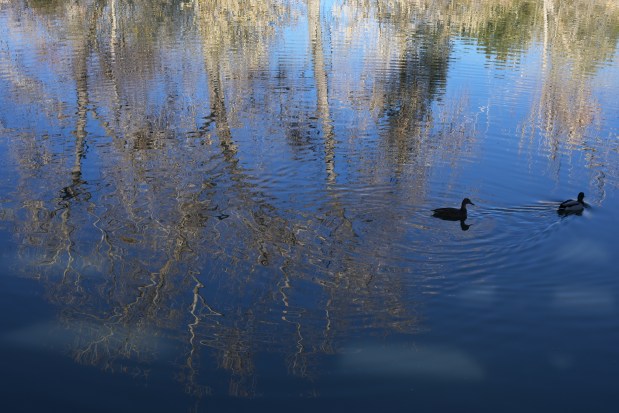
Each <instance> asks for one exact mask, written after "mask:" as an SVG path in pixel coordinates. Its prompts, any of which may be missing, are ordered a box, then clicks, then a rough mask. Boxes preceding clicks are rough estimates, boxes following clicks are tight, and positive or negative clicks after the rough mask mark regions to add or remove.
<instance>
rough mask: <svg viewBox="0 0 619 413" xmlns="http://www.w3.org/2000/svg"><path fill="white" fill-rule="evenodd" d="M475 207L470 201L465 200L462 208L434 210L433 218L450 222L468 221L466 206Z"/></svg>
mask: <svg viewBox="0 0 619 413" xmlns="http://www.w3.org/2000/svg"><path fill="white" fill-rule="evenodd" d="M467 205H475V204H474V203H472V202H471V200H470V199H468V198H464V199H463V200H462V204H461V205H460V208H437V209H433V210H432V212H433V213H432V216H433V217H436V218H441V219H446V220H449V221H464V220H465V219H466V216H467V213H466V206H467Z"/></svg>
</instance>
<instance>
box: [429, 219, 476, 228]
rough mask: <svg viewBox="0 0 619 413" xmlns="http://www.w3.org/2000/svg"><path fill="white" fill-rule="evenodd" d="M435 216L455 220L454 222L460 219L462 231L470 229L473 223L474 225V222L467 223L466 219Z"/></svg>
mask: <svg viewBox="0 0 619 413" xmlns="http://www.w3.org/2000/svg"><path fill="white" fill-rule="evenodd" d="M434 218H438V219H442V220H443V221H453V222H456V221H459V222H460V229H461V230H462V231H468V230H469V228H470V227H471V225H472V224H467V223H466V222H465V221H466V220H465V219H458V218H448V217H437V216H434Z"/></svg>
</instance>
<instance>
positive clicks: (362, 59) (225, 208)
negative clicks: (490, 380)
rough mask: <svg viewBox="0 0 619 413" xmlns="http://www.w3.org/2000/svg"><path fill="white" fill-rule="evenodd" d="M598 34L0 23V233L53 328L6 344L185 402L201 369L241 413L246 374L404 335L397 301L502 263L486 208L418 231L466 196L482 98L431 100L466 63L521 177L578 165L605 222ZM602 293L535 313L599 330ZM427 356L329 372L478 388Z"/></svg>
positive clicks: (79, 12)
mask: <svg viewBox="0 0 619 413" xmlns="http://www.w3.org/2000/svg"><path fill="white" fill-rule="evenodd" d="M618 28H619V9H618V8H617V7H616V6H615V5H614V3H612V2H604V1H599V2H591V1H584V0H583V1H573V2H569V3H565V2H560V1H559V0H545V1H543V2H530V1H524V0H522V1H521V0H503V1H483V0H469V1H467V0H460V1H453V2H436V1H415V2H411V1H380V0H377V1H331V2H326V1H323V2H321V1H319V0H307V1H288V2H282V1H276V0H268V1H260V2H249V4H248V2H244V1H210V0H194V1H169V2H158V3H157V4H156V6H154V5H153V2H152V1H141V0H136V1H133V2H121V1H117V0H108V1H83V2H74V1H63V0H56V1H51V2H49V1H25V0H22V1H12V2H6V1H5V2H0V39H3V40H0V105H1V107H2V109H0V136H1V137H2V140H3V141H4V142H3V147H6V150H7V153H6V154H5V155H3V156H2V160H3V162H4V163H5V166H4V167H3V168H4V169H2V175H3V177H8V178H6V179H4V178H3V182H2V185H3V188H2V189H3V190H4V191H6V192H5V195H3V197H2V200H1V207H2V214H1V215H0V217H1V218H2V220H3V221H4V222H5V223H8V224H7V226H3V228H10V229H8V230H7V231H10V232H11V233H12V236H13V240H14V242H15V243H17V244H18V245H19V256H18V257H16V259H18V263H17V265H16V266H17V267H18V268H19V269H20V271H22V272H23V273H24V274H25V275H27V276H34V277H37V278H38V279H39V280H40V283H41V284H42V285H44V287H45V291H46V298H47V299H48V300H49V301H50V302H52V303H54V304H55V305H56V306H57V308H58V318H57V319H56V320H54V321H51V322H48V323H42V324H39V325H35V326H28V327H25V328H24V329H23V330H19V331H17V332H15V333H14V334H13V336H12V338H11V340H14V341H15V342H18V343H45V345H46V346H52V347H54V348H57V349H60V351H62V352H66V351H69V352H70V353H71V354H72V356H73V358H74V359H75V361H77V362H78V363H83V364H88V365H95V366H98V367H101V368H103V369H109V370H113V371H123V372H127V373H129V374H133V375H135V376H139V377H148V372H149V370H150V368H151V367H150V363H152V362H153V361H154V360H158V359H165V360H172V361H173V364H174V366H175V367H174V371H173V372H172V373H171V375H173V376H174V378H175V379H177V380H179V381H181V382H182V383H183V385H184V386H186V391H187V392H190V393H192V394H195V395H197V396H204V395H207V394H211V393H217V390H214V389H218V388H220V387H221V385H220V384H218V381H219V380H220V376H215V375H211V374H209V372H210V371H213V370H217V369H221V370H223V371H225V372H226V373H225V375H226V379H227V383H228V385H227V388H226V389H225V390H221V389H220V390H219V391H220V392H222V393H225V394H229V395H234V396H254V395H256V393H257V391H256V380H257V379H256V377H257V376H259V375H260V374H258V373H259V369H260V368H261V367H260V366H261V365H260V363H259V362H258V360H259V359H260V357H261V355H264V354H265V353H266V354H276V355H277V358H278V359H279V360H280V361H282V362H283V363H284V364H285V365H286V366H287V369H288V373H289V374H290V375H293V376H296V377H301V378H303V379H307V380H308V383H311V380H314V379H315V378H316V377H319V376H320V375H321V371H320V363H319V362H318V360H319V359H320V358H321V357H324V356H329V355H334V354H338V352H339V351H340V350H341V349H342V347H343V346H346V345H348V342H349V341H350V340H351V339H353V340H354V339H356V338H358V337H366V336H386V335H387V336H388V335H398V334H404V335H410V334H414V333H416V332H417V331H418V330H419V329H420V325H421V324H422V319H423V316H420V315H419V314H418V310H417V308H416V304H417V303H416V302H415V301H414V300H411V297H414V296H416V295H417V294H418V291H421V290H423V289H424V288H426V287H425V286H426V284H428V283H429V282H430V281H431V280H433V279H435V278H438V277H443V276H444V274H446V273H448V272H449V271H451V268H452V267H453V268H463V269H461V270H459V271H461V272H462V273H463V274H465V275H475V274H477V271H479V266H480V264H479V262H480V260H482V259H488V260H491V264H497V265H498V264H501V265H503V264H504V262H505V261H504V260H505V255H502V254H503V253H502V252H501V251H499V252H497V249H498V248H500V246H501V245H502V246H503V247H504V248H505V250H512V249H513V247H514V245H512V244H511V243H510V242H514V243H515V241H510V239H509V237H513V235H509V236H507V235H504V233H501V232H500V231H495V234H496V233H498V235H493V236H494V237H498V238H487V239H486V240H483V241H480V240H479V239H477V238H474V237H475V236H476V235H475V232H476V231H478V232H477V234H480V233H483V231H489V230H488V227H487V226H488V225H496V226H499V225H498V224H496V223H494V224H488V222H492V221H490V220H486V223H483V220H482V219H481V218H483V214H488V215H490V214H492V212H484V207H483V202H482V203H481V204H482V208H480V211H479V212H474V213H476V214H479V215H478V218H479V219H477V220H476V219H475V218H474V217H473V219H470V218H469V221H470V222H468V223H465V222H464V221H460V222H459V224H460V226H459V228H458V224H457V223H455V222H454V223H443V224H454V225H449V226H447V225H444V226H440V227H439V228H440V231H448V232H447V233H448V234H450V235H449V237H452V238H449V237H443V238H441V235H438V233H437V232H433V231H430V230H429V228H430V226H431V225H434V224H435V223H434V222H432V223H430V222H429V220H430V219H429V217H430V213H429V210H430V208H429V207H428V205H426V202H425V200H426V199H428V198H431V197H434V198H438V199H440V200H441V201H443V200H445V199H447V198H448V197H451V198H450V199H449V202H453V201H454V200H458V199H461V198H462V197H461V195H462V194H461V193H460V192H459V189H458V188H455V186H456V184H455V182H456V178H457V177H458V176H460V175H461V174H464V173H465V172H464V171H466V169H467V165H469V164H474V163H476V162H479V159H480V156H481V155H480V154H483V153H484V151H485V150H487V148H486V147H485V145H486V143H487V142H490V138H488V136H489V135H490V133H489V132H488V130H487V128H486V126H485V125H484V122H487V123H490V121H491V120H492V116H493V113H494V112H493V111H494V109H495V108H494V105H495V102H496V101H497V100H498V99H499V98H498V97H495V96H492V97H491V98H489V99H488V103H487V105H485V106H483V107H474V106H473V105H471V103H470V102H471V99H472V98H476V97H475V96H471V95H474V94H475V93H477V92H476V90H475V88H474V87H469V86H467V85H466V84H463V85H462V87H459V88H456V89H455V92H453V91H448V86H449V85H448V81H449V79H450V76H457V74H456V75H454V74H451V72H450V70H452V68H453V66H454V65H455V64H456V63H457V61H458V60H459V59H462V56H463V55H465V54H466V53H463V52H462V49H463V48H464V49H466V48H467V47H474V48H475V49H476V50H477V52H478V53H479V54H480V55H481V56H483V58H484V59H486V61H487V62H492V64H493V65H494V67H495V68H498V69H496V70H497V71H498V73H499V74H498V75H497V76H498V77H500V76H502V74H503V75H504V76H512V73H516V75H515V76H516V77H517V79H516V80H514V83H513V84H512V85H516V86H518V87H519V89H517V90H516V91H515V92H513V93H512V92H509V93H507V92H506V91H505V90H500V89H497V90H496V93H497V96H501V98H502V99H503V98H504V99H505V101H506V103H505V107H507V109H506V111H507V112H508V113H509V115H506V119H509V118H510V117H511V119H512V120H514V122H515V124H516V125H517V127H518V132H519V136H515V137H513V139H515V140H517V141H518V143H517V145H518V148H519V151H520V153H521V154H524V155H522V158H523V159H524V160H525V161H526V160H529V161H530V162H531V164H535V165H536V166H535V167H538V168H540V169H551V170H553V171H556V174H557V176H559V175H560V174H561V173H562V172H561V170H560V164H561V159H564V158H563V157H564V156H565V155H566V154H567V157H568V158H569V159H572V158H577V157H580V156H582V155H581V154H583V153H584V154H586V155H584V156H585V158H586V159H585V161H584V165H585V167H586V168H589V170H591V171H593V172H592V173H593V174H594V176H595V183H594V186H595V188H593V190H594V191H597V193H596V194H595V195H593V194H592V199H594V200H595V201H594V202H595V203H596V204H598V205H599V204H600V203H602V202H603V200H604V199H605V194H606V192H607V191H608V187H609V186H610V187H611V188H613V189H616V187H617V182H619V181H618V180H617V178H618V175H619V174H618V171H617V162H616V161H617V141H616V139H614V140H613V138H615V137H616V136H614V135H613V134H615V135H616V132H617V119H616V112H612V111H613V110H614V109H616V107H615V108H612V107H610V108H606V107H604V106H603V105H601V104H600V102H599V99H603V97H599V96H596V95H595V93H594V88H597V86H598V85H596V84H595V82H596V81H599V80H594V79H599V77H596V76H597V75H598V74H599V73H604V71H608V70H611V69H609V67H611V65H612V64H613V63H616V58H615V57H614V56H615V54H616V45H617V39H618V38H619V29H618ZM592 44H594V45H595V47H591V45H592ZM613 59H615V60H614V61H613ZM486 64H490V63H486ZM612 70H614V72H613V73H615V74H614V75H613V74H610V75H608V76H609V78H608V79H613V77H612V76H614V79H616V76H617V75H616V68H614V69H612ZM456 79H457V77H456ZM603 79H604V78H602V81H604V80H603ZM454 82H461V81H460V80H454ZM609 82H610V81H609ZM463 83H466V81H464V82H463ZM615 91H616V86H615ZM525 95H526V96H525ZM523 96H524V97H523ZM527 96H530V97H531V100H526V97H527ZM510 99H513V100H514V101H520V103H518V104H517V105H516V104H514V106H510V105H511V103H510ZM522 99H524V100H526V102H527V103H526V104H524V105H523V104H522V101H521V100H522ZM510 111H511V112H510ZM613 113H614V116H615V117H614V118H612V116H613ZM496 146H497V147H498V148H499V149H496V153H497V158H496V162H497V164H498V163H501V162H503V161H504V158H502V156H508V155H506V154H505V153H503V152H502V148H503V147H505V146H506V145H504V143H503V142H500V141H499V142H498V143H497V144H496ZM539 148H542V149H541V150H540V149H539ZM539 153H541V154H543V155H544V157H545V160H544V163H543V165H544V166H541V167H540V166H539V164H537V163H536V162H538V161H537V160H536V159H537V158H536V157H537V156H538V154H539ZM533 158H535V159H533ZM480 175H481V173H480ZM488 175H491V174H486V176H488ZM558 179H559V178H557V180H558ZM437 181H438V182H447V183H448V184H447V186H445V187H441V188H442V189H440V191H443V193H442V194H441V195H438V196H437V195H436V194H432V193H434V192H435V191H436V189H435V186H433V185H435V183H436V182H437ZM447 192H449V194H447ZM587 193H589V191H587ZM452 194H453V195H452ZM476 202H477V201H476ZM487 208H488V207H487V206H486V211H490V210H489V209H487ZM549 210H550V211H551V212H552V211H553V209H552V208H550V209H549ZM531 211H533V210H531ZM531 211H528V212H531ZM543 211H544V212H543V213H545V211H546V209H544V210H543ZM540 214H542V212H540ZM551 215H552V214H551ZM504 216H505V214H499V213H496V211H495V213H494V215H493V217H494V218H495V219H496V220H497V222H498V223H499V224H501V221H500V220H502V219H505V218H503V217H504ZM544 216H546V215H544ZM478 222H479V224H478ZM484 225H487V226H486V227H484ZM478 228H479V229H478ZM461 230H462V231H467V232H466V235H464V234H462V233H461ZM517 230H518V229H517V228H516V229H515V231H517ZM536 230H537V229H536V228H532V225H531V226H526V228H525V229H524V230H523V232H524V231H527V232H528V233H527V236H528V237H530V238H531V239H533V238H535V237H539V236H540V235H539V232H536V233H532V231H536ZM489 232H490V231H489ZM458 233H459V234H458ZM454 234H455V235H454ZM453 237H459V238H453ZM464 237H470V238H464ZM500 237H505V238H507V240H505V238H500ZM454 239H455V240H456V241H454ZM513 239H514V238H512V240H513ZM462 240H469V241H471V243H470V244H468V245H467V246H466V247H463V246H462V245H463V243H462V242H460V241H462ZM493 242H495V243H494V245H493ZM451 243H453V244H454V245H452V244H451ZM450 253H453V254H454V255H452V256H451V257H450V256H449V254H450ZM493 254H494V255H493ZM454 256H455V257H457V260H461V261H458V263H456V264H454V261H452V260H453V259H454V258H453V257H454ZM488 257H489V258H488ZM492 260H494V261H492ZM460 264H462V265H461V267H460ZM428 288H430V287H428ZM596 291H598V290H595V289H594V290H592V291H591V292H587V291H585V293H583V294H576V295H574V293H572V292H571V290H569V289H562V290H559V291H558V292H556V294H555V304H554V305H556V306H557V307H561V306H564V305H566V304H565V303H566V302H568V301H570V300H571V298H570V297H572V298H573V297H576V298H574V299H573V300H571V301H572V302H574V303H576V305H580V306H583V307H587V308H589V307H591V308H594V309H597V308H603V309H606V308H608V306H609V305H610V304H608V303H609V302H610V301H609V300H610V298H605V299H604V300H603V302H602V303H601V304H599V305H598V304H595V305H594V304H592V303H593V302H594V301H595V299H596V298H595V297H596V295H595V293H596ZM422 292H425V291H422ZM568 299H570V300H568ZM46 337H51V338H50V339H49V340H48V339H46ZM425 351H426V353H427V357H422V356H420V355H419V354H418V353H414V352H410V351H408V350H403V349H397V351H395V352H394V353H393V352H392V353H389V354H386V353H381V351H379V350H377V349H375V348H374V347H372V346H369V347H367V348H364V349H363V352H364V354H363V355H355V354H353V355H347V356H346V357H344V363H345V365H346V363H353V364H355V365H357V366H358V365H359V363H361V367H362V368H363V369H367V370H368V371H372V372H374V371H377V370H378V371H380V370H381V369H383V368H387V367H385V365H386V364H392V363H393V362H394V359H398V360H403V363H402V364H401V365H400V367H399V368H400V369H403V370H406V371H412V372H413V373H414V374H418V375H422V376H423V375H425V374H429V375H442V374H444V375H448V376H449V375H454V377H456V378H457V379H460V378H463V379H471V380H473V381H479V380H482V379H483V377H484V372H483V369H482V367H480V366H478V365H477V363H476V362H475V361H474V360H471V359H470V358H469V357H468V356H467V355H466V354H462V353H461V352H460V351H458V350H457V349H455V350H454V349H444V348H442V347H441V348H439V349H426V350H425ZM426 353H424V354H426ZM368 354H370V355H369V356H368ZM357 358H358V359H359V360H357ZM437 360H438V361H437ZM385 363H386V364H385ZM449 366H456V368H454V369H451V368H450V367H449ZM310 379H311V380H310ZM308 386H309V384H308Z"/></svg>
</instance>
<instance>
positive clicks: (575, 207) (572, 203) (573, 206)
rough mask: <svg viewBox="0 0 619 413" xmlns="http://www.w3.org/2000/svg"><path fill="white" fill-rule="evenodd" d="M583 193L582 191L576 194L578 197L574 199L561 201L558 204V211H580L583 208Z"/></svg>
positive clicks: (565, 212)
mask: <svg viewBox="0 0 619 413" xmlns="http://www.w3.org/2000/svg"><path fill="white" fill-rule="evenodd" d="M584 199H585V194H584V193H583V192H581V193H579V194H578V198H577V199H576V200H573V199H568V200H567V201H563V202H561V204H560V205H559V210H558V212H559V213H560V214H569V213H574V212H582V211H583V209H585V201H584Z"/></svg>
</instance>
